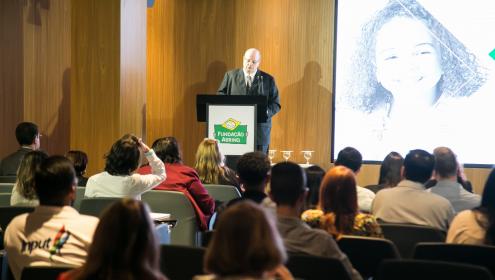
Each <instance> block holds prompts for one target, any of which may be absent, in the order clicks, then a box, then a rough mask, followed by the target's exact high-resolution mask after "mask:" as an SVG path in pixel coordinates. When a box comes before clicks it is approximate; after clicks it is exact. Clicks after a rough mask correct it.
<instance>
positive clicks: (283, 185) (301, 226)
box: [270, 162, 361, 279]
mask: <svg viewBox="0 0 495 280" xmlns="http://www.w3.org/2000/svg"><path fill="white" fill-rule="evenodd" d="M305 185H306V176H305V173H304V171H303V170H302V168H301V167H300V166H299V165H297V164H295V163H292V162H281V163H278V164H276V165H275V166H273V167H272V175H271V181H270V197H271V198H272V200H273V201H275V203H276V204H277V227H278V230H279V232H280V235H281V236H282V238H283V240H284V244H285V248H286V249H287V251H288V252H291V253H299V254H306V255H313V256H319V257H327V258H335V259H339V260H341V261H342V263H343V264H344V267H345V268H346V270H347V272H348V273H349V275H352V277H351V278H352V279H361V275H359V273H358V272H357V271H356V270H354V269H353V268H352V264H351V262H350V261H349V259H348V258H347V256H346V255H345V254H344V253H342V252H341V251H340V249H339V247H338V245H337V243H335V240H334V239H333V238H332V236H331V235H329V234H328V233H326V232H325V231H323V230H321V229H312V228H310V227H309V226H308V225H307V224H306V223H304V222H303V221H302V220H301V219H300V218H299V217H300V215H301V212H302V209H303V206H304V201H305V198H306V196H307V195H308V189H307V188H306V187H305Z"/></svg>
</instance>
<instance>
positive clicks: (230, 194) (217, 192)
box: [204, 184, 241, 202]
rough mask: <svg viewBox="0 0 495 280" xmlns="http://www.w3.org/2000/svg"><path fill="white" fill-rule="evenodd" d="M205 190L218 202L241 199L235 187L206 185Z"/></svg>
mask: <svg viewBox="0 0 495 280" xmlns="http://www.w3.org/2000/svg"><path fill="white" fill-rule="evenodd" d="M204 186H205V189H206V190H207V191H208V193H209V194H210V195H211V197H213V199H215V201H217V202H226V201H230V200H232V199H235V198H239V197H241V193H240V192H239V190H238V189H237V188H236V187H234V186H229V185H215V184H205V185H204Z"/></svg>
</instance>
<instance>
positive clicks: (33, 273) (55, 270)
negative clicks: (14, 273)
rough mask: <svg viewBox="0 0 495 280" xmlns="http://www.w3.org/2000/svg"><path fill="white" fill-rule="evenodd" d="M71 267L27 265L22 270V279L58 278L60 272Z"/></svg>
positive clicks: (52, 279) (45, 279)
mask: <svg viewBox="0 0 495 280" xmlns="http://www.w3.org/2000/svg"><path fill="white" fill-rule="evenodd" d="M71 269H73V267H70V266H27V267H25V268H24V269H23V270H22V273H21V280H38V279H43V280H57V279H58V276H59V274H60V273H62V272H66V271H68V270H71Z"/></svg>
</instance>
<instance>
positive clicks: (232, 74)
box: [218, 69, 280, 146]
mask: <svg viewBox="0 0 495 280" xmlns="http://www.w3.org/2000/svg"><path fill="white" fill-rule="evenodd" d="M262 84H263V88H262V86H261V85H262ZM218 93H219V94H223V95H264V96H266V98H267V104H268V112H267V113H268V119H267V121H266V123H258V126H257V129H256V142H257V145H258V146H268V145H269V144H270V130H271V128H272V116H273V115H275V114H276V113H278V112H279V111H280V97H279V96H278V89H277V85H275V80H274V79H273V77H272V76H271V75H270V74H267V73H265V72H263V71H261V70H259V69H258V71H256V74H255V76H254V79H253V82H252V85H251V88H250V90H249V91H248V90H247V86H246V80H245V79H244V71H242V69H235V70H231V71H229V72H227V73H225V76H224V77H223V81H222V84H221V85H220V87H219V88H218Z"/></svg>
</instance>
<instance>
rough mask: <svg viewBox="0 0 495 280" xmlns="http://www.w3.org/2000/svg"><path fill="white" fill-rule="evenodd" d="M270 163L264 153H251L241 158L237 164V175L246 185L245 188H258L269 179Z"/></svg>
mask: <svg viewBox="0 0 495 280" xmlns="http://www.w3.org/2000/svg"><path fill="white" fill-rule="evenodd" d="M268 172H270V161H269V160H268V157H267V156H266V155H265V154H264V153H262V152H250V153H246V154H244V155H242V156H241V158H240V159H239V161H238V162H237V175H238V176H239V179H240V180H241V181H242V182H243V183H245V185H244V188H248V189H249V187H257V186H258V185H259V184H261V183H262V182H263V180H264V179H266V178H267V176H268Z"/></svg>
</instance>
